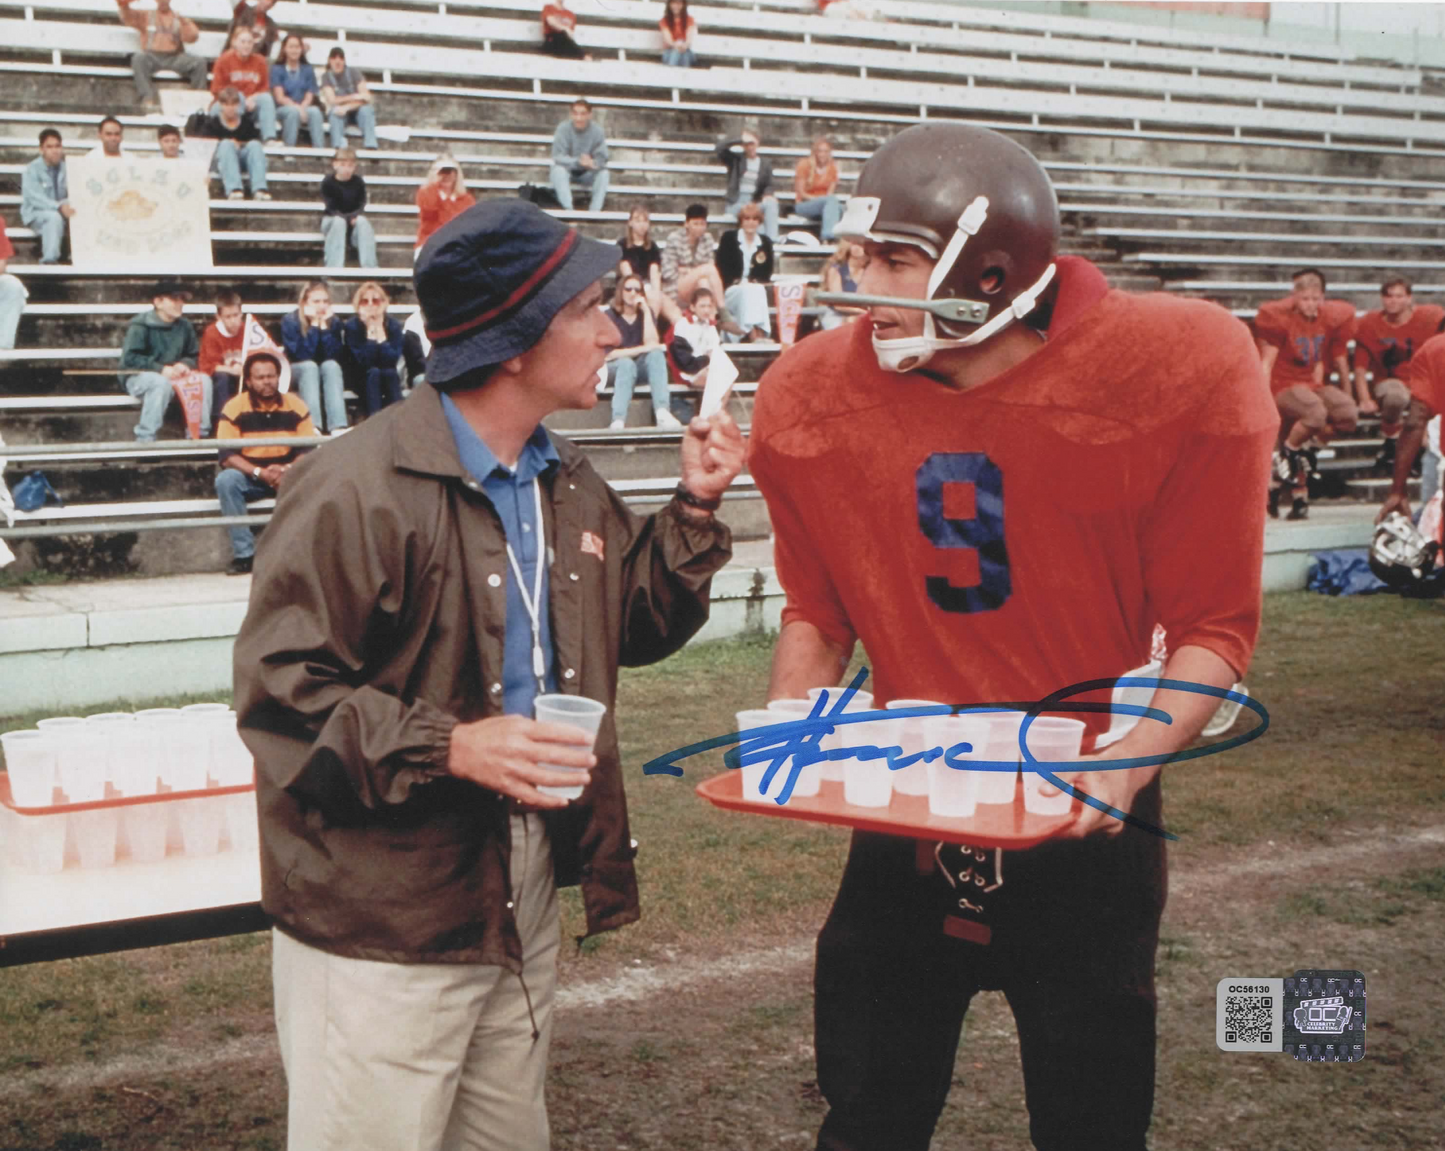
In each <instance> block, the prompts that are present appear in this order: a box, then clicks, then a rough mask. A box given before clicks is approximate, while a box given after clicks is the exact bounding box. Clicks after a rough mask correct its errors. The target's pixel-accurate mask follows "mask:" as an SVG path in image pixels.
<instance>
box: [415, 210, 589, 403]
mask: <svg viewBox="0 0 1445 1151" xmlns="http://www.w3.org/2000/svg"><path fill="white" fill-rule="evenodd" d="M616 267H617V246H616V245H615V244H604V243H602V242H601V241H599V240H591V239H588V238H587V237H585V236H583V235H582V234H581V233H580V232H578V231H577V229H576V228H572V227H569V226H568V225H566V224H564V223H563V222H562V221H561V220H557V219H554V218H553V217H551V216H549V215H547V213H546V212H544V211H542V210H541V209H540V208H538V207H537V206H536V205H535V204H532V203H530V202H528V201H526V200H522V199H497V200H485V201H483V202H482V203H480V204H477V205H476V206H475V207H472V208H468V209H467V210H466V211H465V212H463V213H462V214H461V215H460V216H458V217H457V218H456V219H455V220H452V221H451V222H450V223H449V224H447V225H445V226H444V227H442V228H440V229H438V231H437V232H436V233H435V234H434V235H433V236H432V237H431V239H429V240H428V241H427V243H426V246H425V247H424V248H422V250H421V255H420V256H418V257H417V262H416V270H415V271H414V273H413V275H412V280H413V282H414V283H415V285H416V298H417V301H418V302H419V303H420V304H421V310H422V315H423V316H425V317H426V334H427V338H428V339H429V340H430V341H431V352H430V354H429V355H428V356H427V360H426V378H427V382H428V383H431V384H445V383H446V382H447V381H448V380H454V379H456V378H457V377H458V376H462V375H465V374H466V373H467V372H470V371H472V370H474V369H476V368H482V367H488V366H490V365H492V364H498V363H501V362H502V361H503V360H506V359H510V358H511V357H512V356H517V355H521V353H523V352H525V351H526V350H527V349H528V348H530V347H532V345H534V344H535V343H536V342H537V341H538V340H540V339H541V338H542V334H543V333H544V332H545V331H546V330H547V325H548V324H550V323H551V322H552V317H553V316H555V315H556V314H557V313H558V312H560V311H561V310H562V308H563V306H564V305H565V304H566V303H567V302H568V301H569V300H571V299H573V298H574V297H575V296H576V295H577V294H578V293H579V292H582V291H584V290H585V289H586V288H588V287H590V286H591V285H593V284H595V283H596V282H597V281H598V280H600V279H601V278H602V277H603V276H605V275H607V273H608V272H611V271H613V270H614V269H615V268H616Z"/></svg>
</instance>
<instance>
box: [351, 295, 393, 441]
mask: <svg viewBox="0 0 1445 1151" xmlns="http://www.w3.org/2000/svg"><path fill="white" fill-rule="evenodd" d="M351 302H352V305H353V306H354V307H355V308H356V315H354V316H352V317H351V319H349V320H347V321H346V323H345V325H343V327H342V341H343V347H344V349H345V353H346V361H347V364H348V365H349V367H350V369H351V372H352V375H353V378H354V379H355V380H356V381H357V384H356V386H355V390H356V391H358V392H360V393H361V396H362V399H363V400H364V401H365V404H366V414H367V415H368V416H374V415H375V414H376V413H377V412H379V411H381V409H382V408H384V407H386V406H387V405H389V404H394V403H396V402H398V401H399V400H400V399H401V374H400V373H399V372H398V371H397V364H398V363H400V362H401V355H402V351H403V346H404V344H405V340H404V338H403V336H402V331H401V323H400V322H399V321H397V320H395V319H393V318H392V317H391V316H388V315H387V314H386V309H387V308H388V307H389V306H390V305H391V297H390V296H388V295H387V294H386V290H385V289H384V288H383V287H382V286H381V285H380V284H378V283H376V281H374V280H368V281H366V283H364V284H362V285H361V287H359V288H357V289H356V295H355V296H354V297H352V301H351Z"/></svg>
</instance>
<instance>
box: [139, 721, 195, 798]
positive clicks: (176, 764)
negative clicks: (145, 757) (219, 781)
mask: <svg viewBox="0 0 1445 1151" xmlns="http://www.w3.org/2000/svg"><path fill="white" fill-rule="evenodd" d="M135 720H136V723H138V724H140V725H141V726H142V728H143V729H144V731H145V733H146V738H147V740H148V741H149V743H150V745H151V748H152V749H153V751H154V754H155V758H156V770H157V775H158V776H159V777H160V782H161V783H162V784H163V785H164V786H165V787H167V788H169V789H170V790H171V791H194V790H197V789H198V788H203V787H205V786H206V780H205V773H206V766H205V764H204V763H200V764H197V763H196V759H195V756H194V755H192V754H191V748H190V746H189V744H190V738H191V722H190V720H189V719H187V718H186V717H185V716H183V715H182V714H181V709H180V708H178V707H148V708H146V709H145V710H144V711H138V712H136V713H135ZM198 768H199V771H198ZM197 778H199V780H200V782H199V783H198V782H197Z"/></svg>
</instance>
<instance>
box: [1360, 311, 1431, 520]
mask: <svg viewBox="0 0 1445 1151" xmlns="http://www.w3.org/2000/svg"><path fill="white" fill-rule="evenodd" d="M1441 412H1445V334H1441V335H1438V336H1432V337H1431V338H1430V339H1428V340H1426V341H1425V346H1424V347H1422V348H1421V349H1420V350H1419V351H1418V352H1416V353H1415V355H1414V356H1413V357H1412V359H1411V360H1410V408H1409V411H1408V412H1406V414H1405V422H1404V431H1403V432H1402V433H1401V434H1400V451H1399V452H1398V453H1397V454H1396V456H1395V472H1394V477H1393V481H1392V483H1391V485H1390V494H1389V495H1388V496H1386V497H1385V504H1384V506H1383V507H1382V508H1380V514H1379V515H1378V516H1376V517H1375V522H1376V523H1379V522H1381V521H1382V520H1383V519H1384V518H1385V517H1386V516H1387V515H1389V514H1390V513H1391V512H1400V513H1402V514H1403V515H1406V516H1408V515H1409V514H1410V496H1409V492H1408V488H1409V485H1410V470H1411V465H1412V464H1413V463H1414V462H1415V457H1416V456H1417V455H1418V454H1419V452H1420V448H1421V446H1422V445H1423V444H1424V443H1425V425H1426V424H1428V423H1429V422H1430V421H1431V420H1432V419H1434V418H1435V417H1436V416H1437V415H1439V414H1440V413H1441Z"/></svg>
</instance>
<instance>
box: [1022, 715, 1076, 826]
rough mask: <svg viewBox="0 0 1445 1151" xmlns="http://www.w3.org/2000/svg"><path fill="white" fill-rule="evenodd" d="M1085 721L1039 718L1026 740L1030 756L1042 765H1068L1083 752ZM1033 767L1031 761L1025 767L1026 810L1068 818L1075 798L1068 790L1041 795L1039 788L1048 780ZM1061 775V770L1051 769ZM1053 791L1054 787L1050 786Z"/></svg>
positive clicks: (1030, 727)
mask: <svg viewBox="0 0 1445 1151" xmlns="http://www.w3.org/2000/svg"><path fill="white" fill-rule="evenodd" d="M1084 726H1085V725H1084V721H1083V720H1081V719H1066V718H1064V717H1062V716H1052V715H1041V716H1037V717H1036V718H1035V719H1034V721H1033V722H1032V723H1031V724H1029V727H1028V731H1027V732H1026V733H1025V735H1024V738H1025V740H1026V741H1027V744H1028V749H1029V754H1030V755H1032V756H1033V757H1034V759H1036V760H1039V761H1040V762H1041V763H1049V762H1055V763H1057V762H1060V761H1063V762H1067V761H1070V760H1076V759H1078V758H1079V749H1080V748H1081V747H1082V746H1083V742H1084ZM1033 766H1034V765H1032V764H1030V763H1028V762H1027V761H1025V762H1024V764H1023V777H1024V807H1025V809H1026V810H1028V811H1031V812H1033V813H1034V814H1035V815H1067V814H1068V811H1069V808H1070V807H1072V806H1073V802H1074V797H1073V796H1072V795H1070V794H1069V793H1068V792H1067V791H1059V792H1056V793H1055V794H1053V795H1040V794H1039V788H1040V786H1042V785H1044V784H1048V781H1047V780H1046V779H1044V777H1043V776H1041V775H1040V774H1039V773H1038V772H1037V771H1036V770H1033ZM1049 770H1051V771H1053V772H1054V773H1055V774H1058V769H1057V768H1050V769H1049ZM1048 786H1049V787H1050V789H1052V788H1053V785H1052V784H1048Z"/></svg>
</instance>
